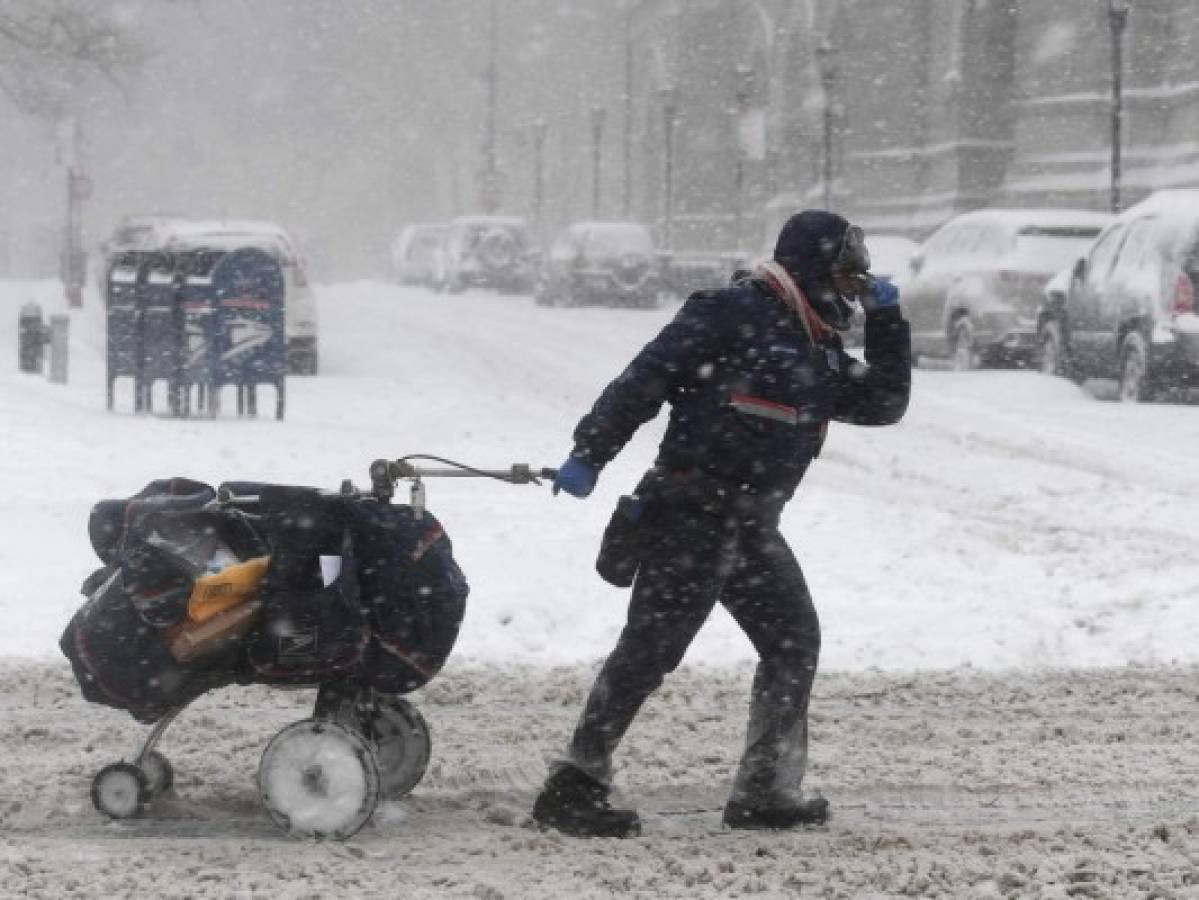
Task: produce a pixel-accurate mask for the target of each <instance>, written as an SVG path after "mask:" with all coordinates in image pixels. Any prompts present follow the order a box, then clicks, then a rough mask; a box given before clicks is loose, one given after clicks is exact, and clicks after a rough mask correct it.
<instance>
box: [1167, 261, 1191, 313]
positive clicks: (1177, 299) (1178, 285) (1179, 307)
mask: <svg viewBox="0 0 1199 900" xmlns="http://www.w3.org/2000/svg"><path fill="white" fill-rule="evenodd" d="M1194 311H1195V285H1194V284H1192V283H1191V276H1190V275H1188V274H1187V273H1186V272H1183V273H1182V274H1181V275H1179V276H1178V280H1177V281H1176V282H1174V302H1173V303H1172V304H1171V305H1170V312H1171V313H1173V314H1174V315H1176V316H1181V315H1184V314H1185V313H1193V312H1194Z"/></svg>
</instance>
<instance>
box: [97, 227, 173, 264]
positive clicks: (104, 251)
mask: <svg viewBox="0 0 1199 900" xmlns="http://www.w3.org/2000/svg"><path fill="white" fill-rule="evenodd" d="M179 221H182V217H181V216H171V215H147V216H126V217H125V218H123V219H121V221H120V222H118V223H117V225H116V227H115V228H113V230H112V234H110V235H109V236H108V238H106V239H105V241H104V243H102V244H101V245H100V253H101V255H102V256H103V257H104V260H105V268H107V263H108V261H109V260H111V259H112V258H113V257H115V256H118V255H119V254H121V253H125V252H127V251H130V250H152V249H155V248H156V247H160V246H162V241H163V230H164V229H167V228H169V227H170V225H171V224H172V223H173V222H179Z"/></svg>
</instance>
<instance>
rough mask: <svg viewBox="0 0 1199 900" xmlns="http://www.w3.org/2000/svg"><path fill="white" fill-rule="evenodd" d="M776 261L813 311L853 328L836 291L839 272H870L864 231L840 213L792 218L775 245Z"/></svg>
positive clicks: (806, 212) (841, 327) (808, 212)
mask: <svg viewBox="0 0 1199 900" xmlns="http://www.w3.org/2000/svg"><path fill="white" fill-rule="evenodd" d="M774 258H775V261H776V262H778V263H780V264H782V266H783V267H784V268H786V270H787V271H788V272H790V273H791V275H792V276H793V277H794V278H795V280H796V281H798V282H799V285H800V287H801V288H803V290H804V293H805V294H807V297H808V300H809V301H810V302H811V304H812V306H813V308H815V310H816V312H817V313H819V315H820V317H821V318H822V319H824V321H825V322H827V323H828V324H829V325H831V326H832V327H834V328H836V329H838V330H842V331H844V330H845V329H847V328H848V327H849V317H850V309H849V306H848V305H847V304H846V302H845V300H844V299H843V298H842V297H841V296H840V295H839V294H838V293H837V291H836V290H835V289H834V288H833V281H832V275H833V272H835V271H845V272H851V273H853V274H857V275H865V274H866V272H867V271H868V270H869V268H870V254H869V253H868V252H867V250H866V244H865V240H864V234H863V232H862V229H861V228H859V227H857V226H856V225H850V224H849V222H848V221H846V220H845V219H844V218H842V217H841V216H839V215H837V214H836V213H831V212H827V211H826V210H823V209H805V210H804V211H803V212H800V213H796V214H795V215H793V216H792V217H791V218H789V219H788V220H787V221H786V223H785V224H784V225H783V227H782V230H781V231H779V237H778V241H777V242H776V243H775V245H774Z"/></svg>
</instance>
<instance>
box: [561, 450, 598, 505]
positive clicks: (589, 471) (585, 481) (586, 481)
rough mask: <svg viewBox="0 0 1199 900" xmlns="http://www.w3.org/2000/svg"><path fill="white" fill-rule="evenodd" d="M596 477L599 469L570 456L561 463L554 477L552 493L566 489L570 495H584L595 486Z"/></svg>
mask: <svg viewBox="0 0 1199 900" xmlns="http://www.w3.org/2000/svg"><path fill="white" fill-rule="evenodd" d="M598 477H599V471H598V470H597V469H596V468H595V467H594V466H591V465H588V464H587V463H585V462H583V460H581V459H577V458H575V457H573V456H571V457H569V458H568V459H567V460H566V462H564V463H562V468H560V469H559V470H558V474H557V475H556V476H555V477H554V488H553V490H554V494H555V495H557V493H558V491H566V493H568V494H570V495H571V496H572V497H586V496H587V495H588V494H590V493H591V491H592V489H593V488H594V487H595V480H596V479H597V478H598Z"/></svg>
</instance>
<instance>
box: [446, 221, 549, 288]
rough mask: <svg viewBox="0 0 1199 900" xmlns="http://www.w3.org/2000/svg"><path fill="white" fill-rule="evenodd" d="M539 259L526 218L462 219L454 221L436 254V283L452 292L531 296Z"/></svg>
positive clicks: (447, 229)
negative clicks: (481, 289) (476, 289)
mask: <svg viewBox="0 0 1199 900" xmlns="http://www.w3.org/2000/svg"><path fill="white" fill-rule="evenodd" d="M535 260H536V255H535V254H534V252H533V251H532V248H531V246H530V240H529V225H528V223H527V222H526V221H525V220H524V219H521V218H518V217H516V216H462V217H460V218H457V219H454V220H453V221H452V222H450V224H449V226H448V227H447V228H446V232H445V236H444V237H443V239H442V242H441V247H440V248H439V250H438V252H437V253H435V254H434V258H433V283H434V285H435V286H436V287H437V288H438V289H439V290H442V291H450V292H451V293H457V292H458V291H463V290H465V289H466V288H468V287H487V288H494V289H495V290H497V291H500V292H501V293H509V294H527V293H529V292H531V291H532V290H533V281H534V278H535V276H536V266H535Z"/></svg>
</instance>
